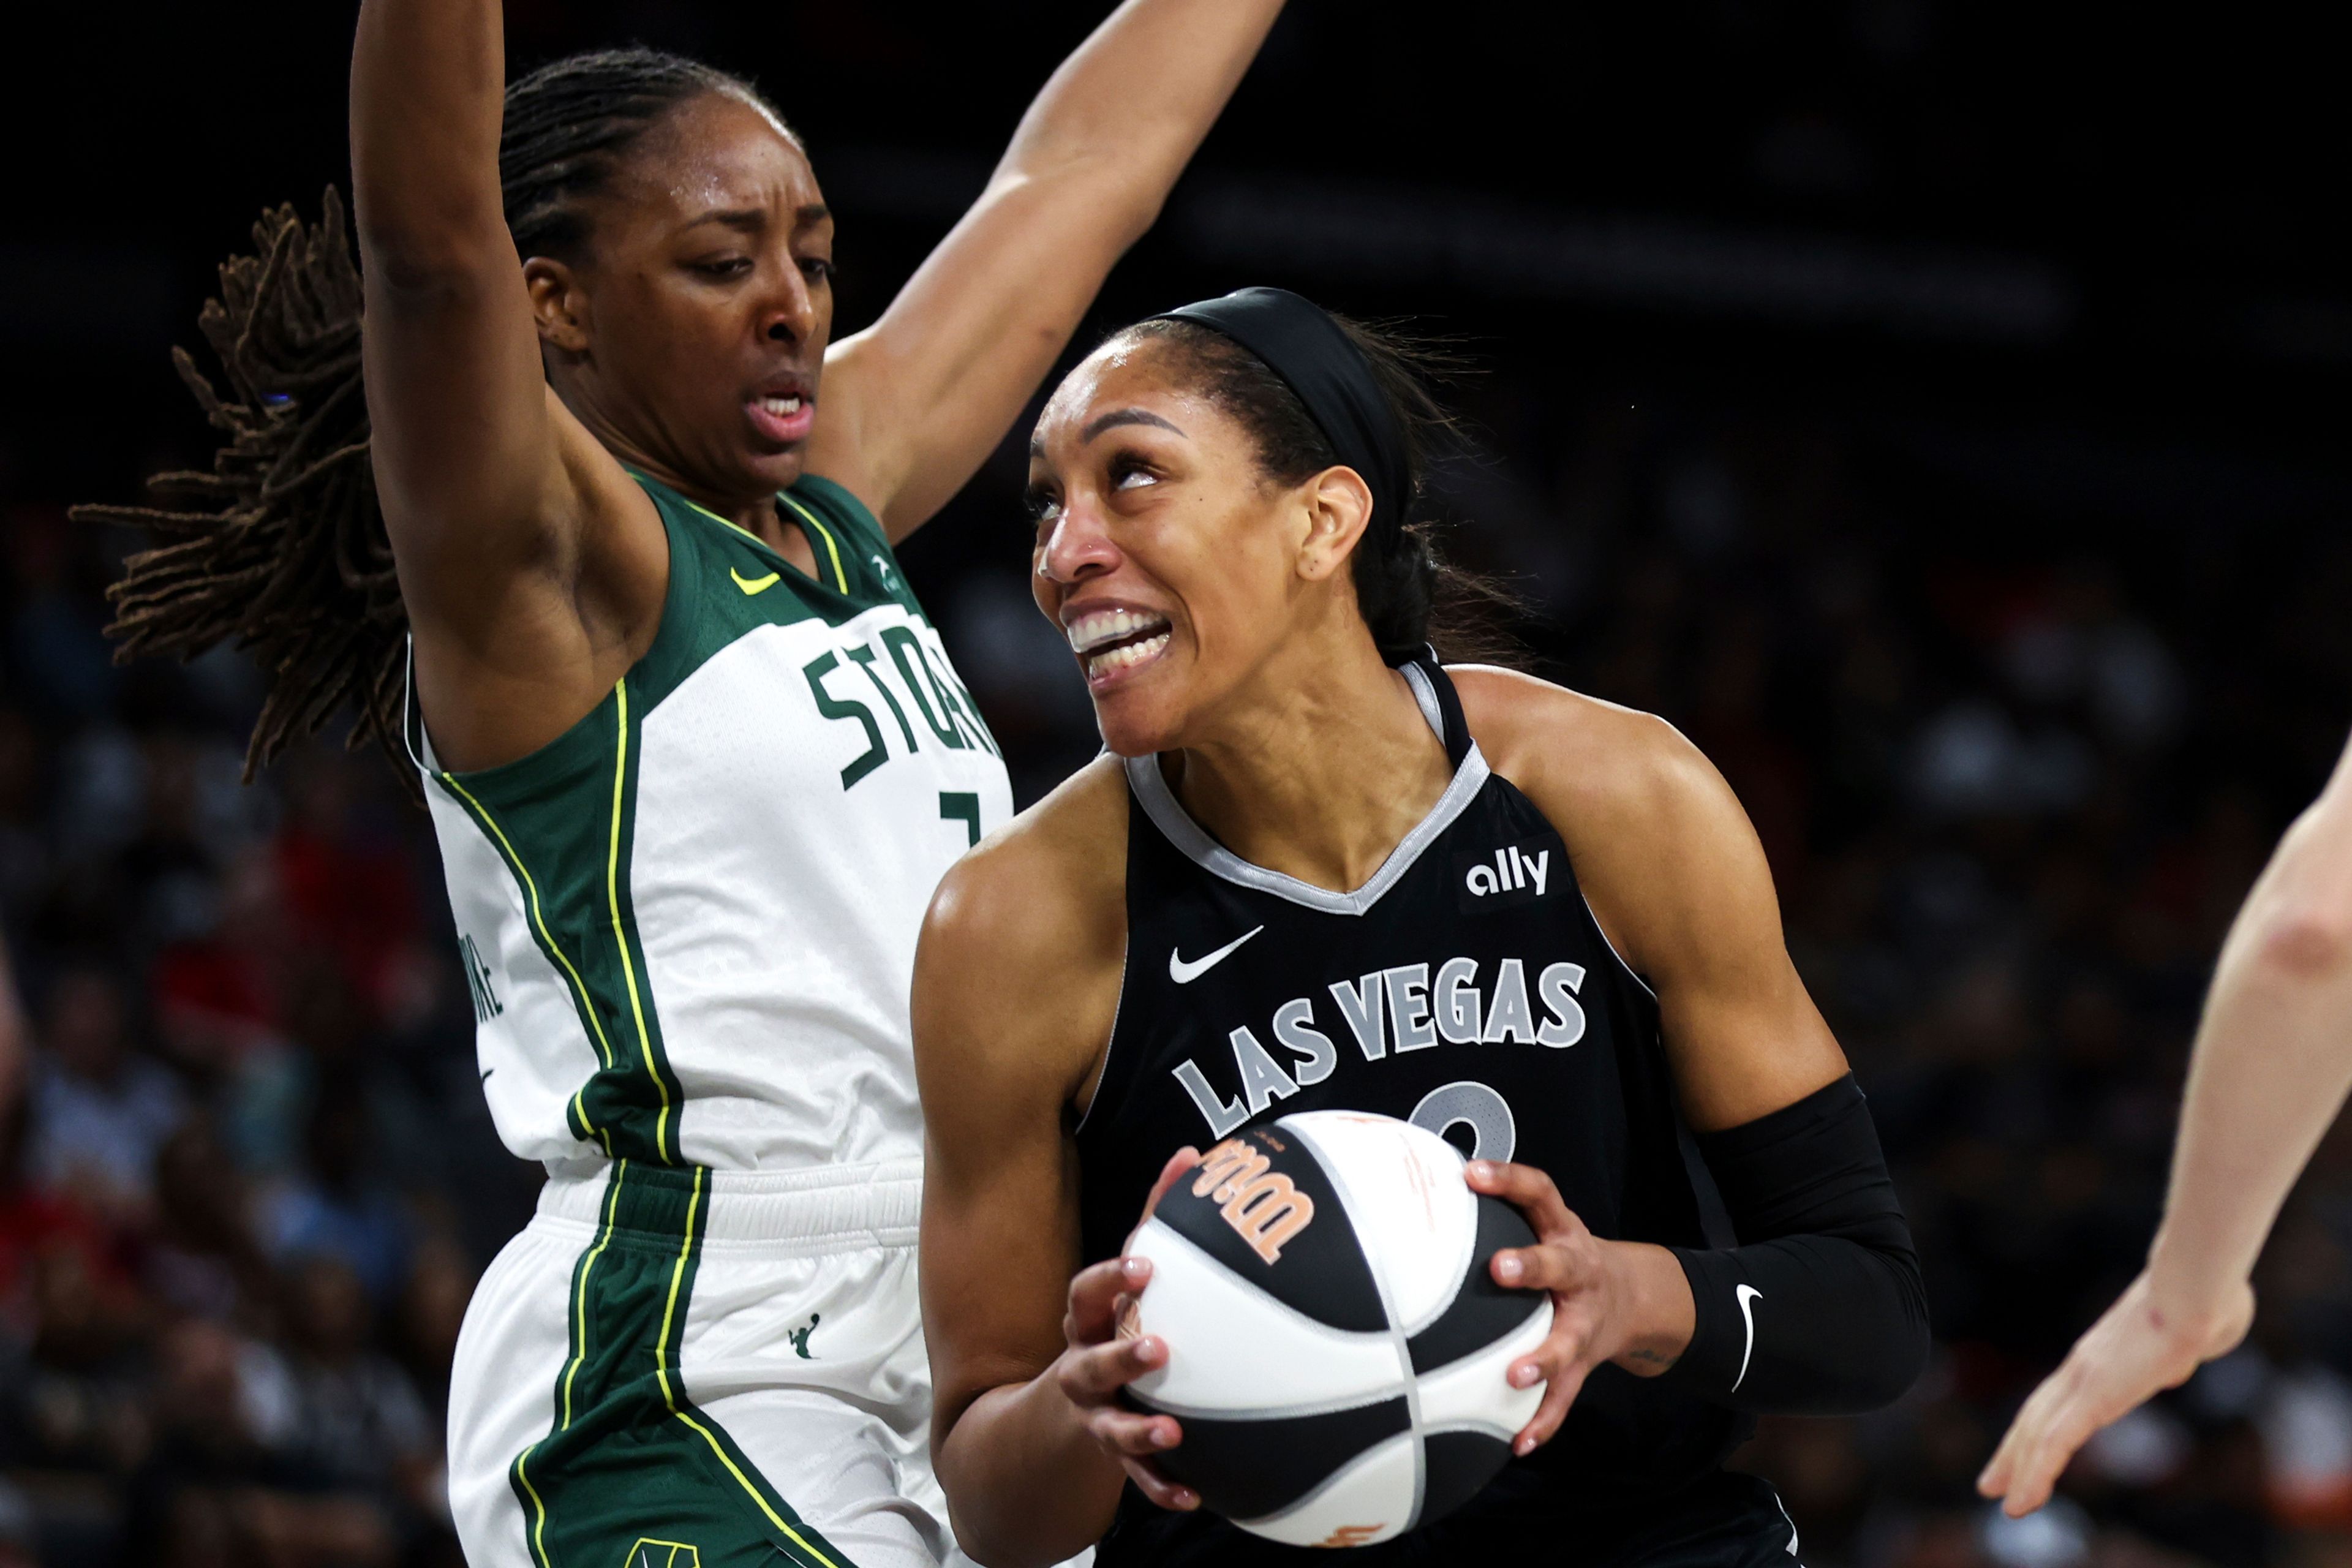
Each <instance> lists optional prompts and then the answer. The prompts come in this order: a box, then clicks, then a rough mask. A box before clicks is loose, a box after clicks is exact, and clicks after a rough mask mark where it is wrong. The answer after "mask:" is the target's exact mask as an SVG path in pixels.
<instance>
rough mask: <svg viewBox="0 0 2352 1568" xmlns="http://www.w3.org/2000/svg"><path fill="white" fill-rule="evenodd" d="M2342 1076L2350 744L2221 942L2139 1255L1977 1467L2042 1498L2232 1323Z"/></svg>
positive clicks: (2351, 964) (2238, 1322)
mask: <svg viewBox="0 0 2352 1568" xmlns="http://www.w3.org/2000/svg"><path fill="white" fill-rule="evenodd" d="M2347 1089H2352V747H2347V750H2346V752H2345V754H2344V756H2343V757H2342V758H2340V759H2339V760H2338V761H2337V763H2336V773H2335V775H2334V776H2333V777H2331V778H2330V779H2329V780H2328V781H2327V787H2326V789H2324V790H2323V791H2321V793H2320V796H2319V799H2318V800H2317V801H2315V802H2314V803H2313V804H2312V805H2311V807H2310V809H2308V810H2306V811H2305V813H2304V814H2303V815H2302V816H2300V817H2298V818H2297V819H2296V820H2295V823H2294V826H2292V827H2290V828H2288V829H2287V832H2286V837H2284V838H2283V839H2282V840H2280V842H2279V847H2278V850H2277V852H2276V853H2275V854H2274V855H2273V856H2272V857H2271V863H2270V865H2269V866H2268V867H2267V868H2265V869H2264V870H2263V874H2262V877H2261V879H2259V880H2257V881H2256V882H2255V883H2254V889H2253V891H2252V893H2250V894H2248V895H2247V897H2246V903H2245V907H2244V908H2243V909H2242V910H2240V911H2239V912H2238V918H2237V920H2236V921H2234V922H2233V923H2232V924H2231V927H2230V934H2229V937H2228V939H2227V940H2226V941H2225V942H2223V943H2222V944H2221V963H2220V964H2219V966H2218V967H2217V968H2216V970H2215V972H2214V975H2213V989H2212V993H2211V994H2210V996H2208V997H2207V999H2206V1003H2205V1017H2204V1020H2203V1022H2202V1023H2201V1025H2200V1026H2199V1028H2198V1031H2197V1043H2196V1046H2195V1047H2194V1048H2193V1050H2192V1051H2191V1053H2190V1057H2189V1089H2188V1094H2187V1098H2186V1100H2184V1102H2183V1104H2182V1106H2181V1113H2180V1146H2179V1151H2178V1152H2176V1153H2175V1155H2174V1157H2173V1164H2172V1186H2171V1190H2170V1192H2169V1193H2168V1194H2167V1196H2166V1198H2165V1205H2164V1223H2163V1225H2162V1226H2159V1227H2158V1231H2157V1233H2156V1242H2155V1245H2154V1246H2153V1247H2150V1248H2149V1249H2148V1259H2147V1268H2145V1269H2143V1270H2142V1271H2141V1273H2140V1275H2139V1278H2138V1279H2135V1280H2133V1281H2132V1283H2131V1285H2130V1286H2129V1287H2128V1288H2127V1289H2126V1290H2125V1291H2124V1293H2123V1296H2122V1297H2121V1298H2120V1299H2119V1300H2117V1301H2116V1304H2115V1305H2114V1306H2113V1307H2110V1308H2109V1309H2108V1310H2107V1311H2106V1313H2105V1316H2103V1317H2102V1318H2100V1320H2099V1321H2097V1322H2096V1323H2095V1324H2093V1325H2092V1326H2091V1328H2090V1330H2089V1331H2087V1332H2086V1333H2084V1336H2083V1337H2082V1339H2081V1340H2080V1341H2079V1342H2076V1344H2075V1346H2074V1350H2073V1351H2072V1352H2069V1353H2068V1355H2067V1357H2066V1360H2065V1362H2064V1363H2063V1365H2061V1366H2060V1367H2059V1369H2058V1370H2057V1371H2056V1372H2055V1373H2052V1374H2051V1376H2050V1378H2049V1380H2048V1381H2047V1382H2045V1383H2043V1384H2042V1386H2041V1387H2040V1388H2038V1389H2036V1390H2035V1391H2034V1392H2033V1394H2032V1397H2031V1398H2029V1399H2028V1400H2027V1401H2026V1402H2025V1407H2024V1408H2023V1409H2022V1410H2021V1411H2020V1412H2019V1413H2018V1416H2017V1421H2016V1423H2015V1424H2014V1425H2013V1426H2011V1428H2010V1430H2009V1435H2008V1436H2006V1437H2004V1438H2003V1439H2002V1440H2001V1444H2000V1449H1999V1451H1998V1452H1996V1453H1995V1454H1994V1455H1993V1458H1992V1462H1991V1463H1990V1465H1988V1466H1986V1467H1985V1472H1984V1475H1983V1476H1982V1477H1981V1478H1980V1479H1979V1481H1978V1483H1977V1484H1978V1487H1979V1489H1980V1490H1981V1491H1983V1493H1984V1494H1985V1495H1986V1496H1987V1497H1997V1498H2001V1499H2003V1500H2004V1501H2003V1507H2004V1508H2005V1509H2006V1510H2008V1511H2009V1512H2010V1513H2011V1514H2022V1513H2027V1512H2030V1511H2032V1510H2034V1509H2037V1508H2040V1507H2041V1506H2042V1504H2043V1503H2044V1502H2047V1501H2048V1500H2049V1499H2050V1489H2051V1488H2052V1486H2053V1484H2054V1483H2055V1482H2056V1481H2057V1479H2058V1477H2059V1475H2060V1473H2061V1472H2062V1471H2063V1470H2064V1469H2065V1468H2066V1466H2067V1464H2068V1462H2069V1461H2071V1460H2072V1459H2073V1458H2074V1454H2075V1452H2076V1450H2078V1449H2079V1448H2081V1447H2082V1446H2083V1445H2084V1443H2085V1442H2086V1441H2088V1440H2089V1438H2090V1436H2091V1435H2092V1434H2093V1433H2094V1432H2096V1431H2097V1430H2098V1429H2099V1428H2100V1427H2102V1426H2106V1425H2107V1424H2108V1423H2109V1422H2111V1421H2114V1420H2116V1419H2117V1418H2118V1417H2120V1416H2122V1415H2124V1414H2125V1413H2126V1412H2127V1411H2129V1410H2131V1409H2132V1408H2133V1407H2135V1406H2136V1405H2138V1404H2139V1403H2140V1402H2141V1401H2142V1400H2145V1399H2147V1398H2148V1397H2149V1396H2150V1395H2152V1394H2156V1393H2157V1392H2158V1391H2159V1390H2161V1389H2167V1388H2173V1387H2177V1386H2179V1384H2182V1383H2184V1382H2186V1381H2187V1380H2188V1378H2189V1373H2193V1372H2195V1371H2196V1370H2197V1368H2198V1367H2199V1366H2200V1365H2201V1364H2203V1363H2205V1362H2208V1361H2210V1360H2211V1359H2212V1358H2213V1357H2215V1356H2217V1355H2221V1354H2222V1353H2223V1352H2226V1351H2229V1350H2231V1348H2233V1347H2234V1346H2235V1345H2236V1344H2237V1343H2238V1342H2239V1341H2240V1340H2242V1339H2243V1338H2244V1337H2245V1333H2246V1329H2247V1327H2248V1326H2249V1324H2251V1323H2252V1320H2253V1310H2254V1298H2253V1291H2252V1288H2251V1287H2250V1285H2249V1284H2248V1280H2249V1279H2250V1278H2251V1277H2252V1273H2253V1268H2254V1259H2255V1258H2257V1257H2259V1256H2260V1255H2261V1252H2262V1249H2263V1239H2264V1238H2265V1237H2268V1236H2269V1235H2270V1229H2271V1223H2272V1222H2273V1220H2275V1219H2277V1218H2278V1212H2279V1207H2280V1205H2283V1204H2284V1203H2285V1202H2286V1196H2287V1193H2288V1192H2289V1191H2290V1190H2291V1189H2292V1188H2293V1187H2294V1182H2295V1178H2296V1177H2297V1176H2299V1175H2301V1174H2302V1173H2303V1167H2304V1165H2305V1162H2307V1161H2308V1160H2309V1159H2310V1158H2311V1153H2312V1151H2313V1150H2314V1149H2315V1148H2317V1147H2318V1145H2319V1140H2320V1138H2321V1137H2322V1136H2323V1135H2324V1134H2326V1131H2327V1129H2328V1126H2329V1124H2330V1123H2332V1122H2333V1121H2335V1120H2336V1115H2337V1113H2338V1112H2339V1111H2341V1110H2343V1108H2344V1100H2345V1095H2346V1093H2347Z"/></svg>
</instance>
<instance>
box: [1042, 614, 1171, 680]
mask: <svg viewBox="0 0 2352 1568" xmlns="http://www.w3.org/2000/svg"><path fill="white" fill-rule="evenodd" d="M1168 630H1169V628H1168V617H1167V616H1156V615H1153V614H1152V613H1151V612H1150V611H1149V610H1090V611H1088V612H1087V614H1085V615H1083V616H1079V617H1078V618H1077V619H1076V620H1074V621H1072V622H1071V623H1070V624H1069V626H1067V627H1066V631H1067V632H1068V635H1069V638H1070V651H1071V652H1073V653H1075V654H1076V655H1077V656H1078V662H1079V663H1080V664H1081V665H1083V666H1084V667H1085V668H1086V672H1087V684H1088V685H1089V686H1099V685H1101V684H1102V683H1103V682H1105V681H1107V680H1109V679H1112V678H1113V677H1115V676H1119V675H1123V674H1125V673H1126V672H1127V671H1129V670H1130V669H1134V668H1137V667H1138V666H1139V665H1145V664H1149V663H1150V662H1151V661H1152V660H1153V659H1155V658H1159V657H1160V655H1161V654H1163V653H1165V652H1167V651H1168Z"/></svg>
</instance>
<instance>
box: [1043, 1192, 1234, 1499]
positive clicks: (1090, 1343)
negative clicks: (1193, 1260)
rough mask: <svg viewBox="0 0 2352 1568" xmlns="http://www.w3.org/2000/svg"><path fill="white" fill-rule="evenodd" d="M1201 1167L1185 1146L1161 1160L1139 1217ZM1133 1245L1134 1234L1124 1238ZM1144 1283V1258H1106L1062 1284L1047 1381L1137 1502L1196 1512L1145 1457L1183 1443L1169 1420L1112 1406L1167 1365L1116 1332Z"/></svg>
mask: <svg viewBox="0 0 2352 1568" xmlns="http://www.w3.org/2000/svg"><path fill="white" fill-rule="evenodd" d="M1199 1163H1201V1152H1200V1151H1199V1150H1197V1149H1194V1148H1192V1147H1190V1146H1187V1147H1185V1148H1182V1149H1180V1150H1178V1151H1177V1152H1175V1153H1174V1154H1172V1155H1171V1156H1170V1157H1169V1161H1168V1163H1167V1164H1166V1165H1165V1166H1163V1167H1162V1168H1161V1170H1160V1179H1159V1180H1158V1181H1156V1182H1154V1183H1152V1184H1151V1195H1150V1197H1148V1198H1146V1199H1145V1200H1144V1204H1143V1217H1142V1219H1139V1220H1137V1221H1136V1229H1137V1230H1140V1229H1142V1228H1143V1221H1144V1220H1148V1219H1150V1217H1151V1215H1152V1211H1153V1210H1154V1209H1156V1208H1158V1207H1159V1206H1160V1198H1161V1196H1162V1195H1163V1194H1166V1193H1167V1191H1168V1189H1169V1188H1170V1187H1171V1186H1172V1185H1174V1184H1175V1182H1176V1178H1177V1177H1179V1176H1181V1175H1182V1174H1183V1173H1185V1172H1187V1171H1189V1170H1191V1169H1192V1167H1193V1166H1195V1165H1197V1164H1199ZM1127 1243H1128V1246H1129V1247H1133V1246H1134V1245H1135V1235H1134V1232H1132V1231H1130V1232H1129V1234H1128V1238H1127ZM1150 1282H1151V1260H1150V1258H1129V1257H1125V1256H1121V1257H1118V1258H1107V1259H1105V1260H1104V1261H1102V1262H1100V1263H1097V1264H1095V1265H1093V1266H1092V1267H1091V1268H1083V1269H1080V1270H1079V1271H1078V1274H1077V1277H1076V1279H1072V1280H1071V1281H1070V1305H1069V1310H1068V1311H1067V1312H1066V1314H1065V1315H1064V1317H1063V1319H1062V1335H1063V1338H1064V1340H1065V1341H1066V1349H1065V1350H1064V1351H1063V1352H1062V1353H1061V1355H1060V1356H1059V1357H1058V1358H1056V1360H1055V1363H1054V1367H1053V1377H1054V1380H1055V1384H1057V1385H1058V1386H1059V1387H1060V1388H1061V1391H1062V1394H1063V1396H1064V1397H1066V1399H1068V1400H1069V1402H1070V1403H1071V1405H1074V1406H1076V1409H1077V1413H1078V1420H1079V1424H1080V1426H1083V1427H1084V1428H1085V1430H1086V1433H1087V1436H1090V1437H1092V1438H1093V1439H1094V1441H1095V1443H1096V1445H1097V1447H1100V1448H1101V1449H1102V1450H1103V1452H1105V1453H1106V1454H1108V1455H1109V1456H1110V1457H1111V1458H1114V1459H1117V1460H1118V1463H1119V1467H1120V1468H1122V1469H1124V1470H1125V1471H1126V1472H1127V1476H1128V1479H1129V1480H1131V1481H1133V1482H1134V1483H1135V1484H1136V1486H1137V1488H1138V1489H1139V1490H1141V1491H1142V1493H1143V1495H1144V1496H1145V1497H1148V1498H1150V1500H1152V1501H1153V1502H1155V1503H1158V1504H1159V1505H1160V1507H1161V1508H1166V1509H1175V1510H1179V1511H1182V1510H1189V1509H1196V1508H1198V1507H1200V1506H1201V1496H1200V1494H1199V1493H1198V1492H1196V1491H1194V1490H1193V1489H1192V1488H1190V1487H1186V1486H1179V1485H1178V1484H1176V1483H1175V1482H1174V1481H1171V1480H1170V1479H1168V1478H1167V1477H1165V1476H1163V1475H1161V1474H1160V1472H1159V1471H1158V1470H1157V1469H1155V1468H1152V1466H1151V1464H1150V1456H1151V1455H1153V1454H1160V1453H1165V1452H1166V1451H1167V1450H1169V1449H1171V1448H1172V1447H1175V1446H1176V1445H1177V1444H1179V1443H1181V1442H1182V1441H1183V1440H1184V1430H1183V1428H1182V1427H1181V1426H1179V1425H1178V1424H1177V1421H1176V1418H1175V1417H1174V1416H1172V1415H1143V1414H1142V1413H1140V1412H1139V1411H1135V1410H1130V1409H1129V1408H1128V1407H1127V1406H1126V1405H1122V1404H1120V1403H1119V1398H1118V1394H1119V1390H1121V1389H1123V1388H1125V1387H1126V1386H1127V1385H1128V1384H1130V1383H1132V1382H1134V1381H1135V1380H1136V1379H1137V1378H1139V1377H1141V1376H1142V1375H1143V1374H1144V1373H1148V1372H1152V1371H1155V1370H1157V1369H1158V1368H1160V1367H1162V1366H1165V1365H1166V1364H1167V1363H1168V1344H1167V1342H1166V1341H1164V1340H1162V1339H1160V1337H1159V1336H1158V1335H1156V1334H1144V1335H1140V1336H1138V1335H1135V1334H1133V1333H1132V1332H1127V1331H1122V1323H1123V1322H1124V1321H1128V1320H1129V1317H1130V1314H1131V1313H1132V1311H1133V1310H1134V1306H1135V1301H1136V1298H1138V1297H1139V1296H1140V1295H1142V1294H1143V1290H1144V1287H1146V1286H1147V1285H1149V1284H1150Z"/></svg>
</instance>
